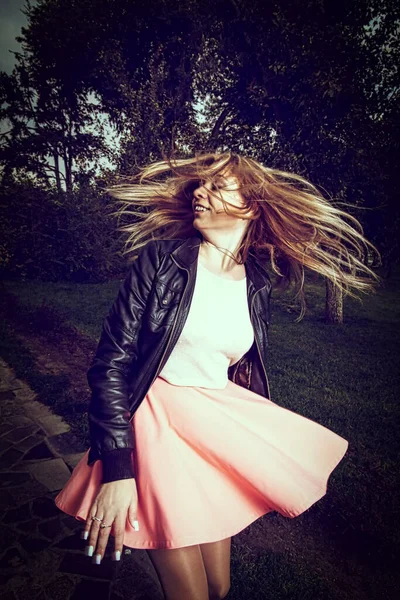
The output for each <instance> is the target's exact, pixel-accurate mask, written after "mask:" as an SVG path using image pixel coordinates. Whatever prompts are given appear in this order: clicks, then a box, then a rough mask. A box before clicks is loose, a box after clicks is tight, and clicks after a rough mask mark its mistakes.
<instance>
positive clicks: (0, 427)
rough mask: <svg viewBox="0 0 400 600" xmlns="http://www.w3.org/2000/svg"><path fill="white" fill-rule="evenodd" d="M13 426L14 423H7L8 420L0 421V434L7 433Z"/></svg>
mask: <svg viewBox="0 0 400 600" xmlns="http://www.w3.org/2000/svg"><path fill="white" fill-rule="evenodd" d="M13 428H14V425H13V424H12V423H8V422H4V423H0V436H2V435H4V434H5V433H8V432H9V431H11V429H13Z"/></svg>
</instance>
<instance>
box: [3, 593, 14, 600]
mask: <svg viewBox="0 0 400 600" xmlns="http://www.w3.org/2000/svg"><path fill="white" fill-rule="evenodd" d="M0 598H1V600H18V598H17V596H16V595H15V594H14V592H6V593H5V594H2V595H1V596H0Z"/></svg>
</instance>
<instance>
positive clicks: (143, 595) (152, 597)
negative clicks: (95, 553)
mask: <svg viewBox="0 0 400 600" xmlns="http://www.w3.org/2000/svg"><path fill="white" fill-rule="evenodd" d="M112 590H113V592H114V593H115V594H119V595H120V596H121V597H122V598H132V597H133V598H135V599H136V598H138V599H139V598H140V600H162V599H163V598H164V595H163V592H162V588H161V584H160V581H159V579H158V577H157V573H156V572H155V569H154V567H153V566H152V564H151V561H150V558H149V557H148V555H147V553H146V552H145V551H142V550H133V555H132V556H131V557H129V558H127V557H125V556H124V557H123V558H122V560H121V563H120V568H119V569H118V573H117V577H116V578H115V579H114V580H113V582H112Z"/></svg>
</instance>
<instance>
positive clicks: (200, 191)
mask: <svg viewBox="0 0 400 600" xmlns="http://www.w3.org/2000/svg"><path fill="white" fill-rule="evenodd" d="M193 195H194V197H195V198H207V190H206V188H205V187H204V185H200V186H199V187H198V188H196V189H195V190H194V192H193Z"/></svg>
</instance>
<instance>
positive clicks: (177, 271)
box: [87, 237, 272, 483]
mask: <svg viewBox="0 0 400 600" xmlns="http://www.w3.org/2000/svg"><path fill="white" fill-rule="evenodd" d="M200 243H201V239H200V238H199V237H191V238H187V239H184V240H182V239H178V240H161V241H150V242H148V243H147V244H146V245H145V246H144V247H143V248H142V249H141V251H140V253H139V256H138V258H137V259H136V260H135V261H134V262H133V263H132V264H131V265H130V267H129V272H128V274H127V277H126V278H125V281H124V282H123V283H122V284H121V287H120V289H119V293H118V296H117V298H116V300H115V302H114V304H113V305H112V307H111V309H110V311H109V314H108V316H107V317H106V318H105V320H104V323H103V328H102V332H101V336H100V340H99V343H98V346H97V350H96V353H95V356H94V358H93V361H92V363H91V366H90V368H89V370H88V373H87V378H88V382H89V386H90V388H91V391H92V395H91V400H90V405H89V411H88V418H89V432H90V439H91V446H90V450H89V455H88V461H87V464H88V465H92V464H93V463H94V462H95V461H96V460H98V459H101V460H102V461H103V483H104V482H106V481H112V480H115V479H124V478H127V477H134V473H133V465H132V462H131V454H132V449H133V448H134V444H135V441H134V435H133V428H132V424H131V423H130V421H131V419H132V417H133V415H134V414H135V412H136V410H137V409H138V407H139V406H140V404H141V402H142V400H143V399H144V397H145V396H146V393H147V391H148V390H149V388H150V386H151V385H152V383H153V381H154V380H155V379H156V377H157V376H158V374H159V373H160V372H161V370H162V369H163V367H164V365H165V363H166V361H167V360H168V357H169V356H170V354H171V352H172V350H173V348H174V346H175V344H176V342H177V341H178V338H179V336H180V334H181V332H182V329H183V326H184V324H185V321H186V318H187V316H188V313H189V308H190V304H191V301H192V297H193V292H194V285H195V280H196V273H197V258H198V254H199V247H200ZM245 269H246V276H247V296H248V303H249V309H250V318H251V322H252V324H253V328H254V338H255V339H254V342H253V345H252V347H251V348H250V350H249V351H248V352H247V353H246V354H245V355H244V356H243V357H242V358H241V359H240V360H239V361H238V362H237V363H236V364H234V365H232V366H231V367H230V368H229V369H228V377H229V379H230V380H231V381H233V382H235V383H237V384H238V385H241V386H243V387H246V388H248V389H250V390H252V391H254V392H256V393H257V394H260V395H262V396H264V397H266V398H270V391H269V383H268V377H267V373H266V367H265V365H266V361H267V348H268V338H267V330H268V326H269V319H270V296H271V289H272V284H271V280H270V278H269V275H268V273H267V271H266V270H265V268H264V267H262V266H261V264H260V261H259V260H258V259H257V257H256V256H253V255H252V254H251V253H249V256H248V258H247V260H246V262H245ZM123 449H125V460H121V458H122V456H123V455H124V451H123ZM118 451H119V452H118ZM128 455H129V456H128ZM104 471H106V472H104Z"/></svg>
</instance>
